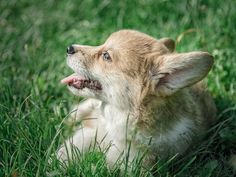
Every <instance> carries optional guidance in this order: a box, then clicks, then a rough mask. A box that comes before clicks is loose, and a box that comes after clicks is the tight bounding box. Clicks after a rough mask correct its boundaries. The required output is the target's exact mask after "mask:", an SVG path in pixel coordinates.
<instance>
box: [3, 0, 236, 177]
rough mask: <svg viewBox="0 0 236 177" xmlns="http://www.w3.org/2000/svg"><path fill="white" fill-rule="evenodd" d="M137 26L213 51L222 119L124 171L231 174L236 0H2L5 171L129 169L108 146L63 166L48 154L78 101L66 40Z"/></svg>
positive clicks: (97, 39) (235, 140)
mask: <svg viewBox="0 0 236 177" xmlns="http://www.w3.org/2000/svg"><path fill="white" fill-rule="evenodd" d="M122 28H129V29H136V30H139V31H142V32H145V33H147V34H150V35H152V36H154V37H156V38H161V37H171V38H172V39H175V40H176V42H177V47H176V50H177V51H178V52H183V51H193V50H203V51H208V52H209V53H211V54H212V55H213V56H214V57H215V64H214V67H213V69H212V71H211V72H210V74H209V75H208V77H207V79H206V82H207V85H208V88H209V90H210V91H211V93H212V95H213V97H214V100H215V102H216V104H217V108H218V121H217V122H216V124H215V125H214V126H213V127H212V128H211V129H209V132H208V134H207V136H206V138H205V139H204V141H203V142H202V143H201V144H200V145H199V146H198V147H196V148H194V149H193V150H192V151H191V152H189V153H188V154H187V155H186V156H185V157H184V158H183V159H174V158H173V159H170V160H168V161H165V162H159V163H158V164H157V167H156V168H155V170H153V171H155V172H150V171H151V170H150V169H149V170H148V169H147V171H145V172H143V174H141V172H140V170H139V169H140V167H139V165H138V164H133V166H132V168H131V170H130V171H131V172H130V173H129V174H128V173H125V174H124V173H123V175H127V176H152V175H153V176H154V175H155V176H180V177H184V176H186V177H189V176H200V177H206V176H212V177H216V176H219V177H224V176H225V177H230V176H234V175H236V172H235V171H233V169H232V168H230V165H229V164H228V160H229V157H230V154H232V153H236V1H233V0H225V1H221V0H189V1H187V0H183V1H177V0H176V1H174V0H173V1H171V0H159V1H157V0H133V1H131V0H130V1H129V0H123V1H111V0H103V1H99V0H80V1H79V0H78V1H66V0H64V1H56V0H47V1H40V0H34V1H30V0H2V1H1V2H0V51H1V52H0V73H1V74H0V176H12V177H18V176H40V177H41V176H86V177H88V176H97V177H99V176H122V173H120V171H119V166H118V165H117V167H116V168H115V169H113V170H109V169H108V168H107V167H106V163H105V160H104V156H103V154H102V153H101V152H97V151H93V150H91V152H89V153H88V154H86V155H83V156H82V157H81V161H80V162H79V163H78V164H71V165H70V166H69V167H68V168H62V167H60V164H59V162H58V161H56V160H55V159H52V163H51V164H49V163H48V159H49V156H50V154H51V153H52V152H54V151H55V150H56V149H57V148H58V146H59V145H60V144H61V143H62V142H63V140H64V139H65V138H66V137H68V135H69V134H71V132H72V131H73V129H74V127H72V126H70V125H68V124H66V123H64V122H65V120H66V119H67V117H68V115H69V112H70V107H71V106H72V105H73V104H75V103H78V102H79V99H78V98H77V97H75V96H73V95H72V94H71V93H70V92H69V91H68V90H67V89H66V87H65V86H63V85H61V84H60V79H62V78H63V77H65V76H66V75H69V74H71V73H72V71H71V70H70V69H69V68H68V67H67V66H66V62H65V53H66V47H67V46H68V45H69V44H72V43H80V44H88V45H98V44H100V43H102V42H103V41H104V40H105V39H106V37H108V35H109V34H110V33H111V32H114V31H116V30H119V29H122Z"/></svg>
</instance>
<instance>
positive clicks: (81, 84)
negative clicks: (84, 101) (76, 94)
mask: <svg viewBox="0 0 236 177" xmlns="http://www.w3.org/2000/svg"><path fill="white" fill-rule="evenodd" d="M61 83H64V84H67V85H69V86H70V87H73V88H76V89H83V88H89V89H92V90H95V91H99V90H102V85H101V84H100V82H99V81H96V80H91V79H87V78H85V77H83V76H81V75H78V74H76V73H75V74H72V75H70V76H68V77H66V78H64V79H62V80H61Z"/></svg>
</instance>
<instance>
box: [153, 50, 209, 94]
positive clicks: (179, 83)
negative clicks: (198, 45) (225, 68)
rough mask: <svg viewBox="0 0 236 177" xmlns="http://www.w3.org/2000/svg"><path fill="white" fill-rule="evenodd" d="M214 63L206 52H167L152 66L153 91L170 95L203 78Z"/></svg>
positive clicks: (155, 60)
mask: <svg viewBox="0 0 236 177" xmlns="http://www.w3.org/2000/svg"><path fill="white" fill-rule="evenodd" d="M212 65H213V57H212V56H211V55H209V54H208V53H206V52H189V53H180V54H166V55H163V56H160V57H159V58H157V59H154V61H153V64H152V67H151V71H150V73H151V83H152V89H153V91H154V92H155V93H156V94H158V95H160V96H168V95H171V94H173V93H175V92H176V91H178V90H179V89H182V88H184V87H187V86H190V85H192V84H195V83H196V82H198V81H200V80H201V79H203V78H204V77H205V76H206V75H207V73H208V72H209V70H210V69H211V67H212Z"/></svg>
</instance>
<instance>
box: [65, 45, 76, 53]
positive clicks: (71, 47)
mask: <svg viewBox="0 0 236 177" xmlns="http://www.w3.org/2000/svg"><path fill="white" fill-rule="evenodd" d="M66 53H67V54H74V53H75V48H74V47H73V46H72V45H71V46H69V47H68V48H67V50H66Z"/></svg>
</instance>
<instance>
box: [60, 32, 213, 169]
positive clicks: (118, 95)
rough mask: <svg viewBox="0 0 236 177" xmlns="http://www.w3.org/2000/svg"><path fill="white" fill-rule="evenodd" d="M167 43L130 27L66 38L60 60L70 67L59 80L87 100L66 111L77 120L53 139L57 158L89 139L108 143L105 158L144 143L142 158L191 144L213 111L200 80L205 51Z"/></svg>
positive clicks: (208, 63)
mask: <svg viewBox="0 0 236 177" xmlns="http://www.w3.org/2000/svg"><path fill="white" fill-rule="evenodd" d="M174 49H175V43H174V41H173V40H171V39H169V38H162V39H155V38H153V37H151V36H149V35H146V34H144V33H141V32H138V31H134V30H120V31H118V32H115V33H112V34H111V35H110V36H109V37H108V39H107V40H106V41H105V43H104V44H102V45H99V46H87V45H78V44H73V45H71V46H69V47H68V49H67V65H68V66H69V67H70V68H71V69H72V70H73V72H74V74H72V75H70V76H68V77H66V78H64V79H63V80H62V81H61V82H62V83H64V84H67V85H68V88H69V90H70V91H71V92H72V93H73V94H75V95H77V96H78V97H84V98H87V100H85V101H83V102H82V103H80V104H79V105H77V106H75V108H74V111H73V114H72V116H71V118H70V119H71V121H81V128H79V129H78V130H77V131H76V132H75V134H74V135H73V137H71V138H69V139H68V140H67V141H66V142H65V143H64V144H63V145H62V146H61V147H60V149H59V150H58V151H57V158H58V159H59V160H61V161H66V160H68V159H69V158H71V156H72V154H73V147H75V148H77V149H78V150H80V151H86V150H88V148H89V147H90V145H91V143H95V144H96V146H99V147H100V148H104V149H105V148H106V147H108V146H109V148H108V150H107V152H106V153H105V155H106V159H107V162H108V164H110V165H111V166H112V165H113V164H114V163H115V162H116V161H117V160H118V159H119V158H120V156H122V155H121V154H123V156H125V154H127V153H129V161H132V159H134V158H135V156H136V155H137V154H138V153H139V152H144V151H145V152H146V155H145V158H144V160H143V164H144V165H147V166H148V165H151V164H154V163H155V161H156V158H166V157H171V156H173V155H176V154H183V153H184V152H186V150H187V149H189V148H190V147H191V146H192V145H194V144H196V143H197V142H198V141H199V140H200V139H201V137H202V136H203V135H204V133H205V132H206V130H207V129H208V127H209V125H210V124H211V123H212V122H214V118H215V114H216V108H215V104H214V102H213V100H212V98H211V96H210V95H209V93H208V92H207V91H206V89H205V87H204V85H203V84H202V83H201V82H200V81H201V80H202V79H203V78H204V77H205V76H206V75H207V74H208V72H209V71H210V69H211V67H212V65H213V57H212V56H211V55H210V54H208V53H206V52H201V51H195V52H187V53H176V52H174ZM95 141H96V142H95ZM127 142H128V143H127ZM127 144H129V152H128V151H127Z"/></svg>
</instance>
